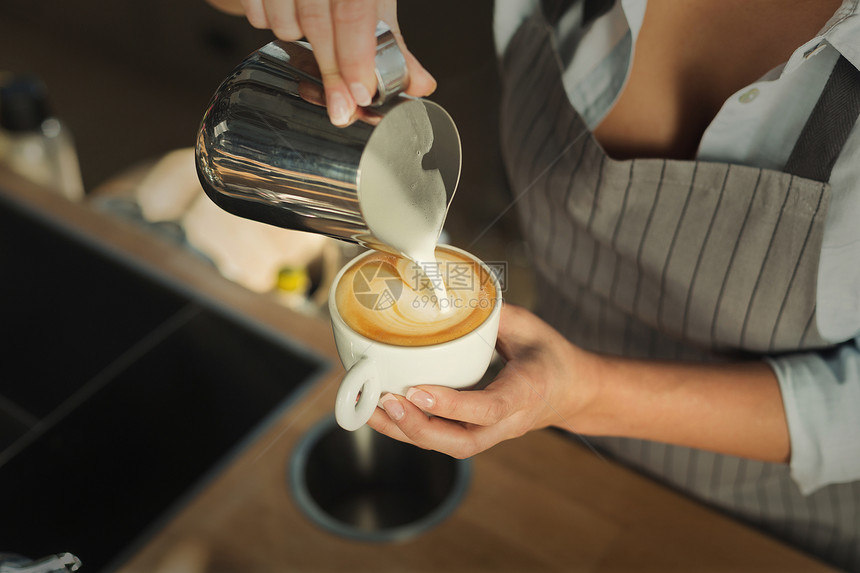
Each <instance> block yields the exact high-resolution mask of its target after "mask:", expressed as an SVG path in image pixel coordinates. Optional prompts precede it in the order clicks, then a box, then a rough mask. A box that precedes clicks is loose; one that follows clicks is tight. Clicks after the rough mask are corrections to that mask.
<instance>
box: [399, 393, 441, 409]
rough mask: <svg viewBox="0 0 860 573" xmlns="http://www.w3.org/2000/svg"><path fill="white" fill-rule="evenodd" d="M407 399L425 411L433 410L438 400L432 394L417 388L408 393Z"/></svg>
mask: <svg viewBox="0 0 860 573" xmlns="http://www.w3.org/2000/svg"><path fill="white" fill-rule="evenodd" d="M406 399H407V400H409V401H410V402H412V403H413V404H415V405H416V406H418V407H419V408H421V409H424V410H426V409H427V408H432V407H433V406H434V405H435V404H436V398H434V397H433V395H432V394H430V393H429V392H425V391H424V390H418V389H417V388H410V389H409V390H408V391H407V392H406Z"/></svg>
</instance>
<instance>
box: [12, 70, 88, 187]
mask: <svg viewBox="0 0 860 573" xmlns="http://www.w3.org/2000/svg"><path fill="white" fill-rule="evenodd" d="M0 163H3V164H5V165H7V166H8V167H9V168H10V169H11V170H12V171H14V172H16V173H18V174H19V175H21V176H23V177H26V178H27V179H29V180H31V181H33V182H34V183H38V184H39V185H42V186H44V187H46V188H49V189H53V190H54V191H56V192H58V193H59V194H61V195H63V196H64V197H66V198H68V199H71V200H73V201H79V200H81V199H82V198H83V196H84V185H83V181H82V180H81V169H80V164H79V163H78V154H77V151H76V150H75V144H74V141H73V140H72V137H71V134H70V133H69V130H68V128H67V127H66V126H65V125H64V124H63V123H62V122H61V121H60V120H59V119H57V118H56V117H53V116H52V114H51V112H50V109H49V107H48V98H47V91H46V89H45V86H44V84H43V83H42V82H41V81H40V80H39V79H38V78H36V77H33V76H29V75H18V74H7V75H0Z"/></svg>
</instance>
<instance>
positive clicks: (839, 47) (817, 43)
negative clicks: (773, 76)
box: [782, 0, 860, 74]
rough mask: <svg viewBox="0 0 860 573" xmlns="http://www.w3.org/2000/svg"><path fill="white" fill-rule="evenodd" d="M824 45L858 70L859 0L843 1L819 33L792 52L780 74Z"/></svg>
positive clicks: (796, 66)
mask: <svg viewBox="0 0 860 573" xmlns="http://www.w3.org/2000/svg"><path fill="white" fill-rule="evenodd" d="M825 44H829V45H831V46H833V47H834V48H835V49H836V51H838V52H839V53H840V54H842V55H843V56H845V58H846V59H847V60H848V61H849V62H851V63H852V64H853V65H854V67H856V68H858V69H860V0H843V2H842V5H841V6H839V8H838V9H837V10H836V12H834V13H833V16H831V18H830V20H828V21H827V23H826V24H825V25H824V27H823V28H822V29H821V31H820V32H819V33H818V34H816V36H815V37H814V38H812V39H811V40H809V41H808V42H806V43H805V44H803V45H802V46H800V47H799V48H798V49H796V50H795V51H794V53H793V54H792V55H791V57H790V58H789V59H788V62H786V64H785V68H784V69H783V72H782V73H783V74H788V73H791V72H793V71H794V70H796V69H797V68H798V67H799V66H801V65H803V63H804V62H806V61H808V60H810V59H812V58H814V57H815V55H816V54H818V53H819V52H820V51H821V48H822V47H823V46H824V45H825Z"/></svg>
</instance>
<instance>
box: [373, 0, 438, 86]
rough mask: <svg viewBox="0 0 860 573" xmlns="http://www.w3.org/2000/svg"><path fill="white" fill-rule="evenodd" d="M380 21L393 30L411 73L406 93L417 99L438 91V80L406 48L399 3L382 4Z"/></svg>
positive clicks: (388, 1) (387, 2) (390, 0)
mask: <svg viewBox="0 0 860 573" xmlns="http://www.w3.org/2000/svg"><path fill="white" fill-rule="evenodd" d="M379 19H380V20H382V21H383V22H385V23H386V24H388V27H389V28H391V33H392V34H394V38H395V39H396V40H397V45H398V46H399V47H400V51H401V52H403V57H404V58H405V59H406V69H407V71H408V73H409V86H408V87H407V88H406V93H407V94H409V95H411V96H415V97H424V96H428V95H430V94H431V93H433V92H434V91H435V90H436V80H435V79H433V76H432V75H430V72H428V71H427V70H426V69H424V66H422V65H421V63H420V62H419V61H418V59H417V58H416V57H415V56H414V55H412V52H410V51H409V48H407V47H406V42H405V41H404V40H403V35H402V34H401V33H400V24H399V23H398V21H397V2H395V1H394V0H386V1H384V2H382V3H381V4H380V6H379Z"/></svg>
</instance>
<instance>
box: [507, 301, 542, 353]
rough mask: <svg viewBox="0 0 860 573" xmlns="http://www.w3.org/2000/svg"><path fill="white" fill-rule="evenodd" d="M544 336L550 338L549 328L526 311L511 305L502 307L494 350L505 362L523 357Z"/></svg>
mask: <svg viewBox="0 0 860 573" xmlns="http://www.w3.org/2000/svg"><path fill="white" fill-rule="evenodd" d="M544 330H547V331H550V332H544ZM546 336H552V332H551V329H550V328H549V326H548V325H547V324H546V323H545V322H543V321H542V320H540V319H539V318H538V317H536V316H535V315H533V314H532V313H530V312H529V311H527V310H526V309H524V308H522V307H519V306H516V305H513V304H505V305H504V306H503V307H502V311H501V314H500V316H499V333H498V336H497V337H496V348H497V349H498V350H499V354H501V355H502V357H503V358H504V359H505V361H506V362H507V361H509V360H511V359H513V358H514V357H524V355H525V354H527V353H529V352H530V351H531V350H532V349H533V348H534V347H535V346H536V342H539V341H541V340H542V339H544V338H545V337H546Z"/></svg>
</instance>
